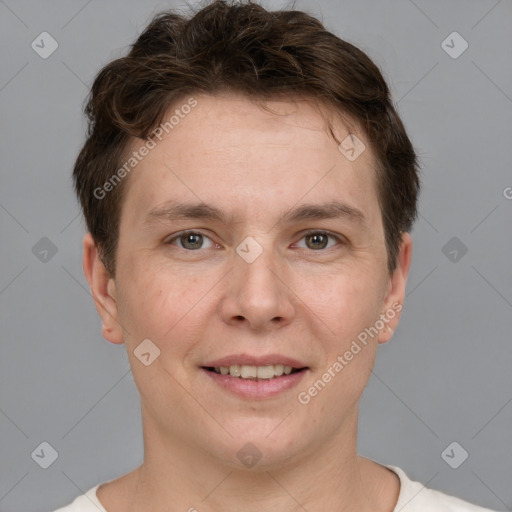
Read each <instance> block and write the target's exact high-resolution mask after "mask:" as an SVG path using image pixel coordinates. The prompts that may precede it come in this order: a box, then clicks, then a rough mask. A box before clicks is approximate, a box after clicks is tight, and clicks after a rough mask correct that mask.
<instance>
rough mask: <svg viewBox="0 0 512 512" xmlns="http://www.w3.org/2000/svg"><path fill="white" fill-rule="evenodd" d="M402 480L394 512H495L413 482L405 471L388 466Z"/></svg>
mask: <svg viewBox="0 0 512 512" xmlns="http://www.w3.org/2000/svg"><path fill="white" fill-rule="evenodd" d="M386 467H387V468H389V469H391V471H394V472H395V473H396V474H397V475H398V478H400V494H399V496H398V502H397V504H396V506H395V509H394V512H398V511H400V512H493V511H492V510H491V509H488V508H484V507H479V506H478V505H473V504H472V503H469V502H467V501H464V500H461V499H460V498H456V497H455V496H450V495H448V494H445V493H443V492H441V491H436V490H434V489H428V488H427V487H425V486H424V485H423V484H421V483H420V482H415V481H413V480H411V479H410V478H409V477H408V476H407V475H406V474H405V473H404V471H403V470H401V469H400V468H398V467H395V466H386Z"/></svg>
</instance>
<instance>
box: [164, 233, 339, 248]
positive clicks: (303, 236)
mask: <svg viewBox="0 0 512 512" xmlns="http://www.w3.org/2000/svg"><path fill="white" fill-rule="evenodd" d="M184 235H201V236H202V237H203V238H207V239H208V240H210V241H211V242H212V243H214V244H215V242H213V240H211V238H210V237H209V236H207V235H205V234H203V233H201V232H199V231H193V230H186V231H180V232H179V233H177V234H176V235H174V236H173V237H172V238H170V239H169V240H167V241H166V242H165V244H166V245H173V242H174V241H175V240H179V239H180V238H181V237H182V236H184ZM310 235H324V236H327V237H329V238H333V239H334V240H335V241H336V242H337V243H338V244H341V245H344V243H345V241H344V239H342V237H340V236H338V235H335V234H334V233H331V232H330V231H324V230H310V231H307V232H306V233H304V234H303V235H302V237H301V238H300V240H302V239H304V238H306V237H308V236H310ZM179 248H180V249H183V250H184V251H187V252H196V251H199V250H200V249H195V250H193V249H186V248H185V247H179ZM328 249H332V247H327V248H324V249H318V250H314V249H310V251H312V252H322V251H326V250H328Z"/></svg>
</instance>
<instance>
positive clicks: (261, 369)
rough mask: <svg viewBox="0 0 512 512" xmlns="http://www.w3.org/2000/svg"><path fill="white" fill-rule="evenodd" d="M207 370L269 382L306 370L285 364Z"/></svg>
mask: <svg viewBox="0 0 512 512" xmlns="http://www.w3.org/2000/svg"><path fill="white" fill-rule="evenodd" d="M206 369H207V370H209V371H213V372H215V373H219V374H221V375H229V376H230V377H234V378H240V379H252V380H260V379H261V380H269V379H273V378H275V377H281V376H282V375H290V374H292V373H296V372H299V371H301V370H303V369H304V368H293V367H291V366H285V365H283V364H268V365H265V366H252V365H245V364H244V365H238V364H234V365H230V366H218V367H206Z"/></svg>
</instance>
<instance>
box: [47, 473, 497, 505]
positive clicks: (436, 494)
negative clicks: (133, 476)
mask: <svg viewBox="0 0 512 512" xmlns="http://www.w3.org/2000/svg"><path fill="white" fill-rule="evenodd" d="M386 467H388V468H389V469H391V471H394V472H395V473H396V474H397V475H398V478H399V479H400V493H399V495H398V501H397V503H396V505H395V508H394V509H393V512H495V511H492V510H491V509H488V508H483V507H479V506H477V505H472V504H471V503H468V502H467V501H463V500H461V499H459V498H455V497H454V496H449V495H448V494H444V493H442V492H440V491H436V490H434V489H428V488H426V487H425V486H423V485H422V484H421V483H419V482H415V481H413V480H410V479H409V477H408V476H407V475H406V474H405V473H404V472H403V471H402V470H401V469H400V468H397V467H395V466H386ZM105 483H106V482H105ZM100 485H101V484H98V485H96V486H95V487H93V488H92V489H89V490H88V491H87V492H86V493H85V494H83V495H82V496H78V498H76V499H75V500H74V501H73V503H71V504H69V505H67V506H66V507H63V508H59V509H58V510H55V511H54V512H108V511H107V510H106V509H105V508H104V507H103V505H102V504H101V503H100V501H99V500H98V497H97V496H96V490H97V489H98V487H100Z"/></svg>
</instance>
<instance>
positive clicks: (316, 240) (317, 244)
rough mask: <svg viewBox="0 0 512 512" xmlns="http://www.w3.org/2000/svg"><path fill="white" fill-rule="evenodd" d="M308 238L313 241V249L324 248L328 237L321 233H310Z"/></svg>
mask: <svg viewBox="0 0 512 512" xmlns="http://www.w3.org/2000/svg"><path fill="white" fill-rule="evenodd" d="M308 239H309V240H310V241H311V242H312V245H313V247H312V248H313V249H319V248H320V249H323V248H324V247H326V246H327V237H326V236H325V235H322V234H320V233H316V234H314V235H309V237H308Z"/></svg>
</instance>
